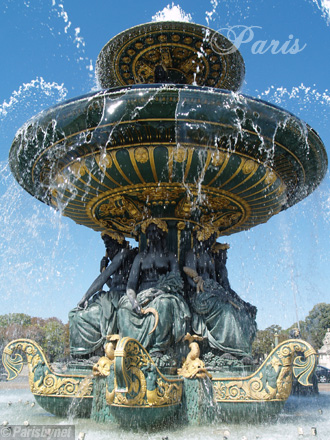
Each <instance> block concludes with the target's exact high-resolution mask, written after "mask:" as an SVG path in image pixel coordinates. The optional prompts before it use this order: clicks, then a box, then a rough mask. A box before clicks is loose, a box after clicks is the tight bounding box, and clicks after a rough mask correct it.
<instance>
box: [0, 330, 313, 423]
mask: <svg viewBox="0 0 330 440" xmlns="http://www.w3.org/2000/svg"><path fill="white" fill-rule="evenodd" d="M18 352H23V353H24V354H25V356H26V359H27V363H28V369H29V384H30V389H31V392H32V393H33V395H34V397H35V399H36V401H37V403H38V404H39V405H40V406H41V407H42V408H44V409H45V410H46V411H47V412H50V413H52V414H55V415H56V416H60V417H65V416H67V415H68V414H73V415H74V416H75V417H78V418H79V417H84V418H89V417H90V418H92V419H94V420H95V421H98V422H109V421H110V422H117V423H119V424H120V425H122V426H124V427H125V426H127V420H129V426H130V427H132V424H133V425H135V426H140V427H153V428H155V427H158V426H162V425H163V424H168V423H171V424H173V423H174V422H175V423H187V424H192V425H194V424H195V425H196V424H203V422H205V423H209V422H210V421H214V422H216V423H221V422H233V423H234V422H237V421H238V420H239V421H242V419H243V420H245V421H247V422H250V423H251V422H254V423H259V422H264V421H265V420H267V421H270V420H272V419H274V418H276V416H277V415H278V414H279V413H280V411H281V409H282V408H283V406H284V404H285V402H286V400H287V399H288V397H289V395H290V393H291V389H292V382H293V376H294V377H296V378H297V380H298V381H299V383H301V384H302V385H304V386H310V385H311V383H310V381H309V379H310V377H311V375H312V374H313V371H314V368H315V365H316V352H315V350H314V349H313V348H312V347H311V346H310V345H309V344H308V343H307V342H305V341H303V340H299V339H292V340H287V341H285V342H283V343H281V344H280V345H278V346H277V347H276V348H275V349H274V350H273V351H272V353H270V355H269V356H268V357H267V359H266V360H265V361H264V363H263V364H262V365H261V366H260V367H259V368H258V369H257V370H256V371H255V372H254V373H252V374H250V375H248V376H241V377H228V374H225V375H222V374H221V371H216V372H214V373H213V376H211V374H210V373H208V372H207V370H206V369H205V368H199V369H198V371H197V370H196V369H195V370H194V372H193V373H191V374H190V377H187V376H188V374H185V376H186V377H182V376H180V375H178V374H177V375H172V376H169V375H164V374H162V373H161V371H160V370H159V369H158V368H157V366H156V365H155V363H154V362H153V360H152V359H151V357H150V356H149V354H148V352H147V351H146V350H145V348H144V347H143V346H142V345H141V344H140V343H139V342H138V341H136V340H135V339H131V338H128V337H126V338H122V339H120V340H119V342H118V344H117V347H116V350H114V353H113V356H110V358H109V357H107V356H103V357H101V358H100V359H99V360H98V362H97V363H96V364H95V365H94V366H93V374H91V368H89V369H76V370H74V369H71V370H67V371H66V373H65V374H63V373H56V372H55V371H54V370H53V369H52V367H51V366H50V365H49V363H48V361H47V359H46V357H45V354H44V353H43V351H42V349H41V347H40V346H39V345H38V344H37V343H35V342H34V341H31V340H27V339H18V340H15V341H12V342H11V343H9V344H8V345H7V346H6V348H5V350H4V352H3V357H2V361H3V364H4V366H5V368H6V370H7V373H8V377H7V380H12V379H15V377H17V376H18V375H19V373H20V372H21V370H22V367H23V357H22V355H21V354H19V353H18ZM188 357H189V355H188ZM188 357H187V359H188ZM197 361H199V360H198V359H197ZM186 362H187V361H186ZM194 362H195V363H196V359H194ZM184 365H185V364H184ZM200 365H201V364H200ZM186 370H187V366H186V368H185V369H184V368H181V369H179V372H181V374H184V373H183V372H184V371H186ZM190 371H193V370H191V369H190ZM226 376H227V377H226Z"/></svg>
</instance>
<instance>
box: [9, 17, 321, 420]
mask: <svg viewBox="0 0 330 440" xmlns="http://www.w3.org/2000/svg"><path fill="white" fill-rule="evenodd" d="M244 70H245V68H244V62H243V59H242V57H241V55H240V53H239V52H238V50H235V48H233V46H232V44H231V43H230V42H229V41H228V40H227V39H226V38H225V37H223V36H222V35H220V34H218V33H217V32H215V31H213V30H211V29H209V28H206V27H204V26H199V25H196V24H191V23H182V22H158V23H149V24H145V25H140V26H137V27H135V28H132V29H129V30H128V31H124V32H122V33H121V34H119V35H117V36H116V37H114V38H113V39H112V40H110V41H109V42H108V43H107V44H106V45H105V46H104V48H103V49H102V51H101V53H100V55H99V57H98V61H97V74H98V78H99V81H100V84H101V85H102V87H103V88H104V89H103V90H101V91H98V92H96V93H90V94H88V95H85V96H81V97H79V98H76V99H73V100H70V101H67V102H64V103H62V104H60V105H57V106H55V107H52V108H51V109H49V110H47V111H44V112H42V113H41V114H39V115H37V116H36V117H34V118H32V119H31V120H29V121H28V122H27V123H26V124H25V125H24V126H23V127H22V128H21V129H20V130H19V132H18V133H17V135H16V137H15V139H14V142H13V145H12V148H11V150H10V165H11V169H12V172H13V174H14V176H15V178H16V180H17V181H18V182H19V183H20V185H21V186H22V187H23V188H24V189H25V190H26V191H28V192H29V193H30V194H32V195H33V196H34V197H36V198H37V199H39V200H41V201H42V202H44V203H46V204H48V205H50V206H53V207H55V208H56V209H59V210H61V212H62V213H63V215H65V216H68V217H70V218H71V219H73V220H74V221H75V222H76V223H78V224H81V225H85V226H87V227H89V228H92V229H94V230H95V231H100V232H102V235H103V238H104V241H105V244H106V249H107V255H108V256H109V257H110V260H111V263H110V264H109V265H108V263H109V262H108V261H107V262H105V263H104V267H103V269H104V271H103V272H102V273H101V274H100V276H99V277H98V278H97V279H96V280H95V282H94V283H93V284H92V285H91V287H90V288H89V289H88V291H87V292H86V294H85V295H84V297H83V299H82V300H81V301H80V303H79V304H78V307H77V308H75V309H74V310H72V311H71V312H70V331H71V342H70V344H71V347H70V348H71V353H72V354H73V355H74V356H75V360H74V361H73V362H71V364H70V365H69V369H68V370H67V371H66V372H65V373H63V372H60V373H59V372H56V371H54V370H53V369H52V367H51V366H50V365H49V364H48V362H47V359H46V358H45V355H44V353H43V352H42V349H41V347H39V345H38V344H37V343H35V342H33V341H30V340H15V341H12V342H11V343H9V344H8V345H7V347H6V348H5V350H4V354H3V363H4V365H5V367H6V369H7V371H8V375H9V379H13V378H15V377H16V376H17V375H18V374H19V373H20V371H21V368H22V356H21V354H18V353H17V352H18V351H21V352H23V353H24V354H25V355H26V357H27V361H28V365H29V373H30V387H31V391H32V393H33V394H34V396H35V399H36V400H37V402H38V403H39V404H40V405H41V406H42V407H43V408H45V409H46V410H47V411H49V412H51V413H53V414H56V415H59V416H63V415H65V414H66V413H67V411H68V409H69V408H70V407H71V406H72V404H73V402H74V401H75V400H76V399H79V400H80V404H79V405H78V408H77V409H76V411H77V413H76V414H77V415H78V416H80V417H92V418H93V419H94V420H96V421H113V420H115V421H117V422H119V423H121V424H123V425H125V424H126V423H127V418H128V417H129V419H130V420H131V423H132V424H134V423H135V424H136V425H138V426H149V427H150V426H154V425H159V424H161V423H163V422H165V421H167V422H168V421H172V420H173V419H174V418H176V419H181V420H182V419H183V420H185V421H187V422H189V423H191V424H196V423H199V422H201V421H216V422H218V421H219V422H220V421H231V422H236V421H242V420H247V421H252V420H254V421H263V420H268V419H270V418H272V417H273V416H275V415H277V414H278V413H279V411H280V410H281V409H282V407H283V405H284V403H285V401H286V400H287V398H288V397H289V395H290V391H291V386H292V375H294V376H295V377H296V378H297V379H298V381H299V382H300V383H301V384H303V385H308V384H310V382H309V378H310V376H311V374H312V373H313V369H314V366H315V359H316V353H315V351H314V350H313V348H312V347H311V346H310V345H309V344H308V343H307V342H305V341H302V340H300V339H297V340H288V341H285V342H284V343H282V344H280V345H279V346H277V347H275V348H274V350H273V352H272V353H271V354H270V355H269V356H268V358H267V359H266V360H265V361H264V363H263V364H262V365H261V366H260V367H259V368H258V369H256V371H254V370H253V365H252V363H251V357H250V355H251V344H252V340H253V337H254V334H255V331H256V324H255V316H256V308H255V307H254V306H252V305H251V304H249V303H247V302H245V301H243V300H242V299H241V298H240V297H239V296H238V295H237V294H236V293H235V292H234V291H233V290H232V289H231V287H230V284H229V282H228V276H227V272H226V250H227V246H226V244H225V243H220V244H219V243H216V240H217V238H219V237H224V236H226V235H230V234H233V233H236V232H240V231H244V230H247V229H250V228H252V227H254V226H257V225H259V224H261V223H265V222H267V221H268V220H269V219H270V218H271V217H272V216H274V215H275V214H277V213H279V212H280V211H282V210H285V209H287V208H289V207H291V206H292V205H294V204H296V203H298V202H299V201H301V200H302V199H304V198H305V197H307V196H308V195H309V194H310V193H311V192H312V191H313V190H314V189H315V188H316V187H317V186H318V185H319V183H320V182H321V180H322V179H323V177H324V175H325V172H326V170H327V156H326V152H325V149H324V146H323V143H322V141H321V140H320V138H319V136H318V135H317V133H316V132H315V131H314V130H313V129H312V128H310V127H309V126H308V125H307V124H305V123H304V122H302V121H301V120H299V119H298V118H296V117H295V116H294V115H292V114H290V113H288V112H286V111H285V110H283V109H281V108H279V107H275V106H273V105H270V104H268V103H266V102H264V101H260V100H257V99H254V98H251V97H248V96H244V95H241V94H239V93H237V90H239V88H240V86H241V84H242V81H243V78H244ZM125 237H133V238H136V239H137V240H138V242H139V250H138V251H137V250H135V249H131V248H130V246H129V245H128V243H127V242H126V241H125ZM110 279H111V284H110V291H109V292H110V294H109V292H105V291H103V290H101V289H102V288H103V286H104V285H105V284H106V283H107V282H109V281H110ZM110 324H111V325H110ZM110 327H111V330H109V328H110ZM188 346H189V348H188ZM96 354H97V355H98V360H97V361H96V362H95V363H94V365H93V366H90V364H88V362H87V364H86V363H84V362H81V360H79V358H81V357H88V356H91V355H96ZM183 358H184V361H183ZM92 374H93V375H92Z"/></svg>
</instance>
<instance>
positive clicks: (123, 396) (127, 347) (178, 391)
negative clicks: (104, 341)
mask: <svg viewBox="0 0 330 440" xmlns="http://www.w3.org/2000/svg"><path fill="white" fill-rule="evenodd" d="M114 355H115V364H114V365H115V390H114V399H113V400H112V402H110V400H107V401H108V403H109V404H112V405H115V406H140V407H141V406H142V407H159V406H169V405H177V404H179V403H180V402H181V399H182V387H183V383H182V380H181V379H179V378H178V379H173V380H170V379H167V378H166V377H165V376H163V375H162V374H161V373H160V371H159V370H158V368H157V367H156V365H155V363H154V362H153V360H152V359H151V357H150V356H149V354H148V352H147V351H146V350H145V348H144V347H143V346H142V345H141V344H140V343H139V342H138V341H136V340H134V339H130V338H123V339H122V340H121V341H120V342H119V344H118V346H117V349H116V351H115V354H114ZM107 395H109V390H108V389H107Z"/></svg>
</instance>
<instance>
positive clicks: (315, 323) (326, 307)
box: [252, 303, 330, 360]
mask: <svg viewBox="0 0 330 440" xmlns="http://www.w3.org/2000/svg"><path fill="white" fill-rule="evenodd" d="M296 327H297V323H295V324H293V325H291V327H289V328H287V329H286V330H284V329H282V328H281V327H280V326H279V325H271V326H270V327H268V328H266V329H265V330H258V331H257V335H256V338H255V340H254V342H253V345H252V355H253V357H254V358H255V359H257V360H261V359H263V358H264V357H265V355H267V354H269V353H270V352H271V350H272V348H273V347H274V344H275V333H277V334H278V342H279V343H281V342H283V341H285V340H286V339H290V338H291V337H292V336H291V332H292V330H293V329H294V328H296ZM299 328H300V337H301V339H304V340H306V341H307V342H309V343H310V344H311V345H312V346H313V348H314V349H315V350H319V349H320V348H321V347H322V345H323V339H324V336H325V334H326V331H327V329H328V328H330V304H326V303H319V304H316V305H315V306H314V307H313V309H312V310H311V311H310V312H309V314H308V315H307V317H306V319H305V320H304V321H300V322H299Z"/></svg>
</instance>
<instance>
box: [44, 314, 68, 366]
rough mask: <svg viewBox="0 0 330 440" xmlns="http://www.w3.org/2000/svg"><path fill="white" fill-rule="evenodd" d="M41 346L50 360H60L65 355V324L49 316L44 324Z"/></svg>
mask: <svg viewBox="0 0 330 440" xmlns="http://www.w3.org/2000/svg"><path fill="white" fill-rule="evenodd" d="M44 332H45V337H44V341H43V348H44V350H45V352H46V353H47V356H48V358H49V360H50V362H54V361H55V360H56V361H61V360H63V358H64V357H65V355H64V352H65V348H66V347H65V342H66V337H65V326H64V324H63V323H62V321H60V320H59V319H57V318H49V319H47V320H46V321H45V325H44Z"/></svg>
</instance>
